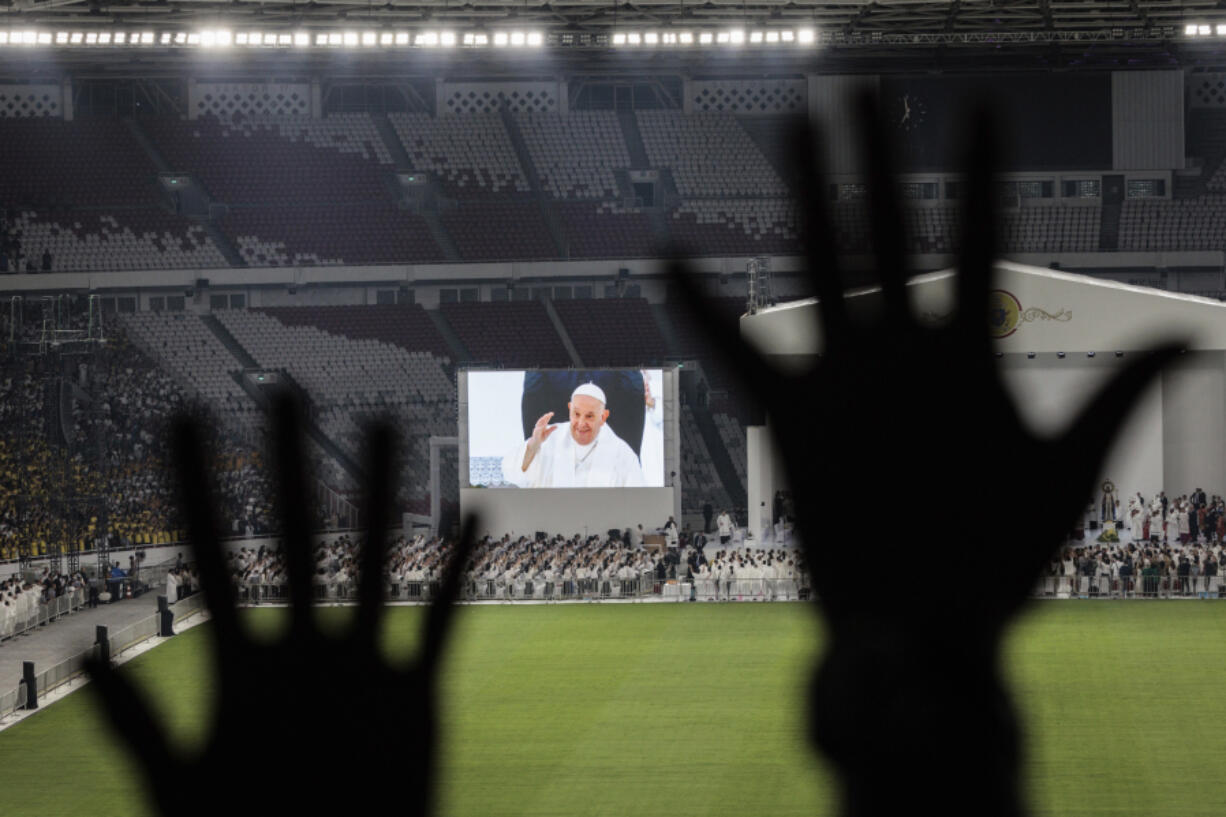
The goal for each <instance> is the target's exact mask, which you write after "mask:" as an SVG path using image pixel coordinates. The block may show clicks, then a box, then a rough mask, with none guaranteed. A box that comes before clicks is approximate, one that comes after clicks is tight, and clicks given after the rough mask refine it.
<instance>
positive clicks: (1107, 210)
mask: <svg viewBox="0 0 1226 817" xmlns="http://www.w3.org/2000/svg"><path fill="white" fill-rule="evenodd" d="M1123 211H1124V205H1123V204H1121V203H1119V202H1112V203H1109V204H1108V203H1104V204H1103V209H1102V224H1101V226H1100V227H1099V229H1098V249H1099V251H1100V252H1112V251H1114V250H1118V249H1119V248H1120V214H1121V213H1123Z"/></svg>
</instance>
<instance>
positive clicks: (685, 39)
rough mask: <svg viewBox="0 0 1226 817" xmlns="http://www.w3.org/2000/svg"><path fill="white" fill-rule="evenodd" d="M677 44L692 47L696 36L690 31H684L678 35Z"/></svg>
mask: <svg viewBox="0 0 1226 817" xmlns="http://www.w3.org/2000/svg"><path fill="white" fill-rule="evenodd" d="M677 42H679V43H681V44H682V45H692V44H693V43H694V35H693V34H691V33H690V32H688V31H682V32H680V33H679V34H678V35H677Z"/></svg>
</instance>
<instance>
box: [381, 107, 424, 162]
mask: <svg viewBox="0 0 1226 817" xmlns="http://www.w3.org/2000/svg"><path fill="white" fill-rule="evenodd" d="M370 121H371V122H373V123H374V125H375V130H376V131H378V132H379V138H380V139H382V140H383V146H384V147H385V148H387V152H388V153H389V154H391V157H392V163H393V164H395V166H396V172H397V173H408V172H410V171H413V170H416V169H417V168H415V167H413V160H412V159H410V158H409V154H408V152H407V151H406V150H405V149H404V145H402V144H401V143H400V139H399V138H398V137H397V136H396V129H395V128H393V127H392V122H391V120H390V119H388V118H387V114H372V115H371V117H370Z"/></svg>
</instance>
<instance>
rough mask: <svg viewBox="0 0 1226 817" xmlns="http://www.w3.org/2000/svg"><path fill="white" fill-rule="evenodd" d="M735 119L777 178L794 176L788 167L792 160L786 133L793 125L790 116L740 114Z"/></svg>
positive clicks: (786, 178) (785, 179) (784, 178)
mask: <svg viewBox="0 0 1226 817" xmlns="http://www.w3.org/2000/svg"><path fill="white" fill-rule="evenodd" d="M736 121H737V123H738V124H739V125H740V126H741V130H743V131H745V133H746V134H748V136H749V138H750V140H752V141H753V143H754V144H755V145H757V147H758V150H759V151H761V153H762V155H763V156H764V157H765V158H766V161H767V162H769V163H770V166H771V167H772V168H774V169H775V172H776V173H778V174H779V178H781V179H783V180H784V181H785V182H786V181H787V180H788V179H791V178H794V177H795V175H796V174H795V172H793V171H792V170H791V169H789V166H790V165H791V164H792V160H791V154H790V153H789V151H788V149H787V135H788V132H789V130H790V129H791V128H792V127H793V125H792V123H793V119H792V117H789V116H741V117H737V120H736Z"/></svg>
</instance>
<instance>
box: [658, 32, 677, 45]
mask: <svg viewBox="0 0 1226 817" xmlns="http://www.w3.org/2000/svg"><path fill="white" fill-rule="evenodd" d="M660 42H662V43H664V45H676V44H677V35H676V34H673V33H672V32H669V31H666V32H664V33H663V34H661V35H660Z"/></svg>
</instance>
